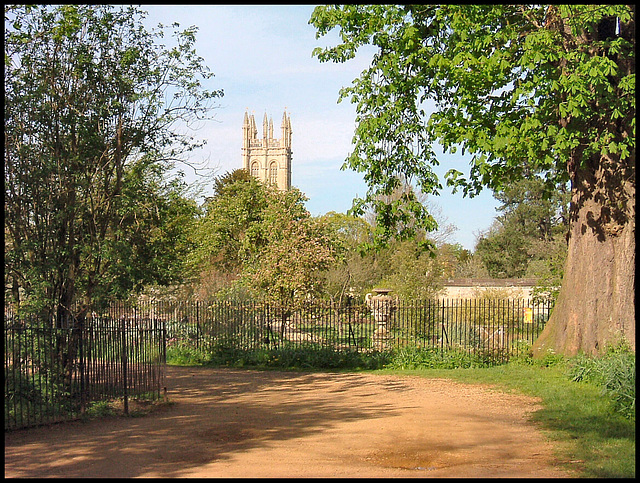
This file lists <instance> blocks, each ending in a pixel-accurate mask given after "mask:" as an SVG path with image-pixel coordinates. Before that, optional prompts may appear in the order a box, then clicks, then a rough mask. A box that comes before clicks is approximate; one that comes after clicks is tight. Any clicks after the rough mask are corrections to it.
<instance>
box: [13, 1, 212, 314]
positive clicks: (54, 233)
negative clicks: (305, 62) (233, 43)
mask: <svg viewBox="0 0 640 483" xmlns="http://www.w3.org/2000/svg"><path fill="white" fill-rule="evenodd" d="M142 18H143V12H141V11H139V10H138V9H136V8H134V7H120V8H116V7H114V6H109V5H62V6H48V5H29V6H7V7H5V39H4V40H5V42H4V52H5V111H4V112H5V151H4V155H5V236H6V241H5V281H6V283H9V285H10V286H11V287H12V289H13V295H14V301H21V302H34V301H36V299H37V300H38V301H37V303H36V305H38V306H40V307H41V308H42V309H43V310H49V311H50V310H58V312H59V311H60V310H63V311H64V310H70V307H71V306H72V305H73V304H75V303H77V302H82V303H84V304H85V306H88V305H89V304H91V303H93V302H94V301H95V299H97V298H101V297H106V296H108V295H110V296H115V295H116V294H117V295H118V296H123V295H125V294H126V293H129V292H130V291H131V290H134V289H135V288H139V286H140V285H141V283H144V282H152V281H155V282H158V283H167V282H168V281H171V280H175V279H176V278H177V277H178V272H177V271H176V270H175V269H176V268H178V266H179V264H176V262H177V261H179V260H180V259H181V258H182V256H183V252H181V250H182V249H183V248H186V246H185V245H184V243H182V242H181V241H180V240H182V239H183V237H182V234H181V233H182V230H185V229H188V226H189V222H188V219H189V218H193V215H194V213H195V209H196V208H195V204H194V203H192V202H190V201H188V200H187V199H186V198H185V196H184V195H185V189H186V187H185V185H184V183H181V182H180V180H179V179H178V178H176V179H173V180H172V179H170V177H168V176H169V170H170V169H171V168H172V166H173V163H175V162H177V161H181V160H184V159H185V158H184V156H183V155H184V154H185V153H188V152H189V151H190V150H192V149H193V148H194V147H196V146H198V145H200V144H201V141H199V140H197V139H196V138H195V137H193V136H192V135H191V134H189V133H185V132H184V126H188V124H189V123H190V122H192V121H194V120H198V119H202V118H206V117H207V116H208V115H209V113H210V111H211V109H212V108H213V106H212V104H211V102H212V100H213V99H215V98H217V97H219V96H221V95H222V91H208V90H206V89H204V88H203V86H202V80H203V79H207V78H210V77H211V75H212V74H211V73H210V72H209V71H208V68H207V67H206V66H205V65H204V62H203V59H202V58H200V57H199V56H198V55H197V54H196V52H195V49H194V42H195V29H194V28H187V29H185V30H179V29H178V27H179V26H178V25H177V24H176V25H174V34H175V39H176V46H175V47H172V48H168V47H165V46H164V45H162V44H161V43H160V39H161V38H162V37H163V36H164V33H165V30H166V29H165V28H159V29H158V30H153V31H152V32H149V31H147V30H146V29H145V28H144V27H143V26H142ZM179 124H180V129H178V127H179V126H178V125H179Z"/></svg>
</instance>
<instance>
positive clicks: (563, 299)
mask: <svg viewBox="0 0 640 483" xmlns="http://www.w3.org/2000/svg"><path fill="white" fill-rule="evenodd" d="M588 164H589V163H588ZM590 164H591V166H588V165H587V166H583V167H580V168H577V169H576V170H575V171H574V172H575V175H574V176H573V180H572V200H571V227H570V233H569V251H568V256H567V262H566V265H565V272H564V279H563V282H562V288H561V291H560V294H559V296H558V300H557V303H556V305H555V308H554V310H553V314H552V315H551V318H550V319H549V321H548V322H547V324H546V327H545V329H544V330H543V332H542V334H541V335H540V337H539V338H538V340H537V341H536V342H535V344H534V346H533V349H534V355H535V356H543V355H544V354H546V353H547V351H549V350H552V351H554V352H555V353H558V354H564V355H568V356H571V355H575V354H577V353H579V352H583V353H586V354H591V355H596V354H599V353H602V352H603V351H604V350H605V348H606V347H607V346H610V345H613V344H616V343H618V342H620V341H621V339H625V340H626V341H627V343H628V345H629V346H630V347H631V348H632V349H633V351H634V352H635V290H634V288H635V153H633V154H632V155H631V156H630V157H629V158H628V159H626V160H624V161H620V160H619V159H615V160H614V159H611V158H602V159H599V160H595V162H594V160H592V163H590Z"/></svg>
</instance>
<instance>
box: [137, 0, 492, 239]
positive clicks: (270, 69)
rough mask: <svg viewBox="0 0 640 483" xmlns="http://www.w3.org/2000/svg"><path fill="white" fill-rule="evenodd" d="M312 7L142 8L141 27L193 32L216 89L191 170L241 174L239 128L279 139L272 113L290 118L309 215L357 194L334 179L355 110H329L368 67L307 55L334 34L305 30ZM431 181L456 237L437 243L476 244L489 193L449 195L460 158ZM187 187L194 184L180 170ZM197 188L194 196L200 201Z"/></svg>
mask: <svg viewBox="0 0 640 483" xmlns="http://www.w3.org/2000/svg"><path fill="white" fill-rule="evenodd" d="M313 8H314V6H313V5H188V4H187V5H143V6H142V7H141V9H142V10H145V11H146V12H147V17H146V19H145V24H146V26H147V27H148V28H151V27H155V26H156V25H157V24H158V23H162V24H164V25H171V24H172V23H174V22H178V23H179V24H180V27H181V28H183V27H184V28H187V27H190V26H194V25H195V26H196V27H198V32H197V34H196V39H197V40H196V44H195V48H196V52H197V53H198V55H200V56H201V57H203V58H204V61H205V64H206V65H207V66H208V67H209V69H210V70H211V72H213V73H214V77H212V78H211V79H209V80H208V81H206V83H205V87H206V88H207V89H210V90H217V89H222V90H223V91H224V96H223V97H222V98H220V99H219V100H217V104H218V105H217V107H216V109H215V110H214V119H213V120H211V121H207V122H203V123H202V125H201V126H199V130H198V132H197V133H196V136H197V137H198V138H202V139H206V140H207V144H206V146H205V147H204V148H202V149H201V150H199V151H197V152H195V153H193V156H194V158H193V159H194V161H195V162H197V163H199V164H201V165H205V166H206V167H207V168H208V169H209V170H210V171H209V172H210V173H215V175H216V176H220V175H223V174H225V173H226V172H230V171H232V170H234V169H238V168H242V157H241V148H242V122H243V119H244V113H245V112H248V113H249V114H253V115H254V116H255V119H256V125H257V127H258V137H261V136H262V120H263V118H264V115H265V113H266V114H267V116H268V117H270V118H273V124H274V134H275V136H276V137H277V138H279V131H280V123H281V121H282V114H283V112H284V111H285V110H286V111H287V113H288V114H289V115H290V116H291V127H292V131H293V134H292V150H293V159H292V175H291V182H292V185H293V186H295V187H296V188H298V189H299V190H300V191H302V192H303V193H304V194H305V196H306V197H307V198H308V199H309V200H308V201H307V203H306V207H307V209H308V210H309V212H310V213H311V214H312V215H314V216H318V215H323V214H325V213H327V212H329V211H336V212H340V213H344V212H346V211H347V210H348V209H349V208H350V207H351V204H352V201H353V199H354V197H358V196H364V195H365V194H366V191H367V189H366V185H365V183H364V181H363V177H362V175H361V174H360V173H356V172H354V171H351V170H348V169H347V170H341V166H342V165H343V163H344V160H345V159H346V158H347V156H348V155H349V153H350V152H351V151H352V147H351V140H352V138H353V134H354V130H355V118H356V113H355V105H353V104H351V103H350V102H349V100H348V99H345V100H343V101H342V102H341V103H338V96H339V91H340V89H341V88H342V87H346V86H349V85H351V83H352V81H353V80H354V79H356V78H357V77H358V76H359V74H360V73H361V72H362V71H363V70H364V69H365V68H366V67H368V65H369V61H370V59H371V55H372V53H373V48H372V47H369V48H365V49H364V50H363V51H362V52H361V53H359V55H358V56H356V58H355V59H352V60H350V61H347V62H346V63H342V64H336V63H333V62H326V63H321V62H320V61H319V60H318V59H317V58H315V57H312V55H311V53H312V51H313V49H314V48H315V47H324V46H332V45H335V44H336V43H337V40H338V35H337V32H330V34H329V35H327V36H324V37H322V38H320V39H316V38H315V33H316V31H315V28H314V27H313V26H311V25H309V23H308V22H309V19H310V18H311V13H312V12H313ZM440 161H441V164H440V166H439V167H438V168H437V170H436V172H437V173H438V175H439V176H440V177H441V184H442V185H443V186H444V188H443V190H442V192H441V195H440V196H437V197H433V196H432V197H430V198H429V201H428V202H429V204H430V206H432V207H434V208H435V212H436V214H437V216H436V219H437V220H438V221H439V223H440V224H441V225H442V226H444V225H453V226H455V227H456V228H457V229H456V230H455V231H454V232H453V233H452V234H451V235H450V236H449V237H448V238H447V239H446V241H447V242H449V243H460V244H461V245H462V246H463V247H464V248H466V249H469V250H473V248H474V246H475V241H476V238H477V235H478V234H479V233H480V232H482V231H484V230H486V229H488V228H489V226H490V225H491V223H492V221H493V219H494V217H495V216H496V214H497V212H496V210H495V208H496V206H498V202H497V201H496V200H495V199H494V198H493V196H492V193H491V192H490V191H489V190H485V191H483V192H482V193H481V194H480V195H479V196H477V197H475V198H471V199H470V198H464V197H463V196H462V194H461V193H456V194H452V193H451V192H450V189H449V188H447V187H446V186H445V182H444V179H443V175H444V173H445V172H446V171H448V170H449V169H451V168H455V169H458V170H459V171H462V172H463V173H468V172H469V161H468V159H467V160H465V159H462V158H461V156H460V155H446V156H443V157H442V158H441V160H440ZM184 171H185V175H186V179H187V181H191V180H193V182H196V181H197V180H201V178H198V177H197V175H196V174H194V172H193V171H190V170H189V169H188V168H187V167H185V169H184ZM210 194H211V192H210V191H208V190H207V189H205V191H204V192H203V195H204V196H206V195H210Z"/></svg>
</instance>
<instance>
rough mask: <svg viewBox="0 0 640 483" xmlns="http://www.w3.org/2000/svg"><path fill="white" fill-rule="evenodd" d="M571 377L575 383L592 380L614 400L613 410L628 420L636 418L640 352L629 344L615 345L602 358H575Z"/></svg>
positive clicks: (591, 381)
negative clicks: (637, 368) (637, 357)
mask: <svg viewBox="0 0 640 483" xmlns="http://www.w3.org/2000/svg"><path fill="white" fill-rule="evenodd" d="M569 377H570V378H571V380H572V381H574V382H590V383H593V384H596V385H597V386H599V387H600V388H601V394H602V395H603V396H606V397H608V398H610V399H611V401H612V403H613V409H614V410H615V411H617V412H619V413H620V414H622V415H623V416H624V417H626V418H628V419H634V420H635V417H636V355H635V354H634V353H633V352H632V351H631V350H630V349H629V347H628V346H627V345H626V344H619V345H616V346H614V347H611V348H609V349H608V350H607V352H606V353H605V354H604V356H602V357H597V358H594V357H588V356H586V355H584V354H581V355H579V356H577V357H576V358H575V359H573V360H572V361H571V363H570V366H569Z"/></svg>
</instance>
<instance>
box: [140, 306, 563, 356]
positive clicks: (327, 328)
mask: <svg viewBox="0 0 640 483" xmlns="http://www.w3.org/2000/svg"><path fill="white" fill-rule="evenodd" d="M148 310H150V311H153V312H154V313H155V315H156V316H159V317H161V318H162V319H163V320H164V321H165V323H166V327H167V346H168V348H171V347H173V346H174V345H183V346H189V347H192V348H196V349H202V350H213V348H215V347H218V348H220V347H229V348H234V349H239V350H245V351H246V350H255V349H262V348H280V347H303V346H304V347H324V348H332V349H334V350H356V351H372V350H390V349H393V348H399V347H405V346H418V347H423V348H437V349H441V350H445V349H452V348H455V349H458V350H464V351H467V352H469V353H483V354H489V355H491V357H492V358H493V360H495V361H496V362H504V361H506V360H508V359H509V358H510V357H511V356H513V355H517V354H519V353H520V351H522V350H523V348H524V347H526V346H528V345H530V344H532V343H533V341H534V340H535V339H536V338H537V337H538V335H539V334H540V332H541V331H542V329H543V327H544V324H545V323H546V321H547V320H548V318H549V316H550V313H551V310H552V305H551V304H549V303H532V302H530V301H528V300H513V299H471V300H453V299H451V300H427V301H409V302H402V301H397V302H395V303H394V304H393V307H392V308H391V310H390V311H389V313H388V314H387V315H386V317H385V316H383V317H380V316H379V315H377V314H376V312H377V307H376V305H375V302H374V303H369V304H366V303H362V302H361V303H356V302H355V301H351V303H347V304H344V305H342V306H339V305H336V304H323V303H318V302H314V303H309V304H303V305H302V306H300V307H298V308H296V309H291V308H281V307H278V306H277V305H274V304H268V303H256V302H230V301H213V302H193V303H175V304H162V305H153V306H150V308H149V309H148Z"/></svg>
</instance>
